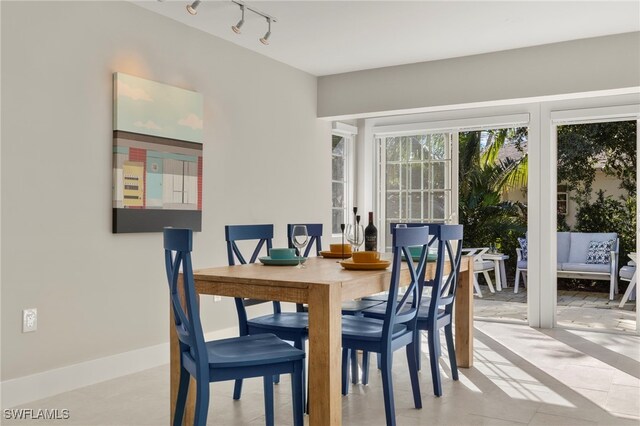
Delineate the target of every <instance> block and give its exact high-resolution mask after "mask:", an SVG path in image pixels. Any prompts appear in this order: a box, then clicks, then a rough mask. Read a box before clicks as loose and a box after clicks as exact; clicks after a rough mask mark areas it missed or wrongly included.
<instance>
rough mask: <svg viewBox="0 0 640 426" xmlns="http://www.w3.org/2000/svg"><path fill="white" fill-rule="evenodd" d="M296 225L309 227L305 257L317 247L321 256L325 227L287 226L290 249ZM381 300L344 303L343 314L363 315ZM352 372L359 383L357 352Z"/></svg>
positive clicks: (300, 307)
mask: <svg viewBox="0 0 640 426" xmlns="http://www.w3.org/2000/svg"><path fill="white" fill-rule="evenodd" d="M294 225H305V226H306V227H307V234H308V235H309V242H308V243H307V246H306V249H305V251H304V257H308V256H309V254H310V253H311V250H312V248H313V247H315V256H320V252H321V251H322V229H323V225H322V224H321V223H300V224H297V223H296V224H293V223H290V224H288V225H287V241H289V248H296V247H295V246H294V245H293V240H292V235H293V227H294ZM296 253H299V251H298V249H296ZM381 303H382V301H381V300H375V301H374V300H365V299H359V300H347V301H344V302H342V314H343V315H360V316H361V315H362V311H364V310H365V309H368V308H371V307H373V306H376V305H379V304H381ZM296 310H297V311H298V312H306V311H307V307H306V306H305V305H303V304H297V305H296ZM367 361H368V357H367V358H364V357H363V367H362V370H363V379H362V383H363V384H367V382H368V377H367V376H364V374H365V373H364V372H365V371H369V369H368V368H366V369H365V367H367V366H366V365H364V363H365V362H367ZM351 371H352V383H354V384H356V383H358V375H357V372H358V357H357V354H356V352H355V351H353V352H351Z"/></svg>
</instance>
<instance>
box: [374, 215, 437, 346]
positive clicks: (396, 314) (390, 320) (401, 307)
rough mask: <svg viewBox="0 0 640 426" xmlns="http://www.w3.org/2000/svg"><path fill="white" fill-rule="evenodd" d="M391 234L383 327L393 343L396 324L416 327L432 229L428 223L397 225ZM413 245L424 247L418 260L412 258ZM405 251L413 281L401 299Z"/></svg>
mask: <svg viewBox="0 0 640 426" xmlns="http://www.w3.org/2000/svg"><path fill="white" fill-rule="evenodd" d="M392 235H393V244H392V247H393V267H392V270H391V283H390V285H389V295H388V299H387V308H386V312H385V318H384V325H383V329H382V333H383V337H384V338H385V339H386V341H387V342H388V343H390V342H391V335H392V333H393V329H394V326H395V325H396V324H405V325H406V326H407V327H408V328H409V329H410V330H414V329H415V326H416V320H417V314H418V308H419V306H420V297H421V295H422V286H423V283H424V277H425V272H426V267H427V254H428V252H429V248H428V247H429V228H428V227H427V226H423V227H411V228H398V229H396V230H395V232H393V233H392ZM411 246H422V253H421V255H420V258H419V260H418V261H417V262H416V261H414V260H413V257H412V256H411V252H410V251H409V247H411ZM403 254H404V257H405V260H406V262H407V268H408V270H409V276H410V283H409V285H408V286H407V290H406V292H405V294H404V296H403V297H402V298H401V299H400V300H398V289H399V285H400V275H401V268H402V255H403Z"/></svg>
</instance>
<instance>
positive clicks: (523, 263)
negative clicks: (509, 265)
mask: <svg viewBox="0 0 640 426" xmlns="http://www.w3.org/2000/svg"><path fill="white" fill-rule="evenodd" d="M527 262H528V261H526V260H520V261H518V269H527ZM561 270H562V264H561V263H558V271H561Z"/></svg>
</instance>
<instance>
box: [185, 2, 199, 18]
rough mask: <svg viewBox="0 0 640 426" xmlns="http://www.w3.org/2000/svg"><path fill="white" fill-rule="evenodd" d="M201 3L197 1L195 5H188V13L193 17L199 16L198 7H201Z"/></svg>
mask: <svg viewBox="0 0 640 426" xmlns="http://www.w3.org/2000/svg"><path fill="white" fill-rule="evenodd" d="M200 3H201V1H200V0H196V1H194V2H193V3H191V4H190V5H187V12H189V13H190V14H192V15H197V14H198V11H197V9H198V6H200Z"/></svg>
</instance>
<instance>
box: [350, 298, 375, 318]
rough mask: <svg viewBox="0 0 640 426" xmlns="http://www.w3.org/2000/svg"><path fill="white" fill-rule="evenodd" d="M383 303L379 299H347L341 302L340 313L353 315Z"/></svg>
mask: <svg viewBox="0 0 640 426" xmlns="http://www.w3.org/2000/svg"><path fill="white" fill-rule="evenodd" d="M381 303H383V302H382V301H381V300H365V299H362V300H347V301H346V302H342V313H343V314H344V315H353V314H357V313H360V312H362V311H364V310H366V309H370V308H372V307H374V306H377V305H380V304H381Z"/></svg>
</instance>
